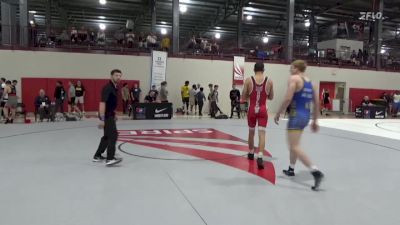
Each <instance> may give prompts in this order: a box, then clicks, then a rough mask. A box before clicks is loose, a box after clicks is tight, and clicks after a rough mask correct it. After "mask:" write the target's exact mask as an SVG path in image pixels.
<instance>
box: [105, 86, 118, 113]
mask: <svg viewBox="0 0 400 225" xmlns="http://www.w3.org/2000/svg"><path fill="white" fill-rule="evenodd" d="M101 101H102V102H105V103H106V113H105V119H108V118H110V117H114V116H115V110H116V109H117V103H118V88H117V87H116V86H115V85H114V83H113V82H111V81H110V82H109V83H108V84H107V85H105V86H104V87H103V90H102V92H101Z"/></svg>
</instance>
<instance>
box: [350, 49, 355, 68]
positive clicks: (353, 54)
mask: <svg viewBox="0 0 400 225" xmlns="http://www.w3.org/2000/svg"><path fill="white" fill-rule="evenodd" d="M350 60H351V61H352V62H353V64H354V65H356V64H357V54H356V51H355V50H353V52H352V53H351V55H350Z"/></svg>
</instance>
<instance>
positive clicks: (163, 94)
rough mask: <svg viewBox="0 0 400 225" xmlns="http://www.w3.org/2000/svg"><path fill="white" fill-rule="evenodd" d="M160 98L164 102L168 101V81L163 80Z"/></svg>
mask: <svg viewBox="0 0 400 225" xmlns="http://www.w3.org/2000/svg"><path fill="white" fill-rule="evenodd" d="M159 98H160V102H162V103H165V102H168V90H167V81H163V82H161V88H160V94H159Z"/></svg>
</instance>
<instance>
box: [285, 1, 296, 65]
mask: <svg viewBox="0 0 400 225" xmlns="http://www.w3.org/2000/svg"><path fill="white" fill-rule="evenodd" d="M294 1H295V0H287V3H288V9H287V17H288V18H287V21H288V26H287V27H288V29H287V33H286V34H287V35H286V46H285V51H286V62H287V63H291V62H292V61H293V31H294Z"/></svg>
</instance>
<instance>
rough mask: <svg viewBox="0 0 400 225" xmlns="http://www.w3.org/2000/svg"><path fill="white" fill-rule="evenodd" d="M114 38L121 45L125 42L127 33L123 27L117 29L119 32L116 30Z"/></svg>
mask: <svg viewBox="0 0 400 225" xmlns="http://www.w3.org/2000/svg"><path fill="white" fill-rule="evenodd" d="M114 38H115V40H116V41H117V44H118V45H119V46H121V45H123V44H124V38H125V35H124V30H123V28H122V27H121V28H120V29H119V30H117V32H115V35H114Z"/></svg>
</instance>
